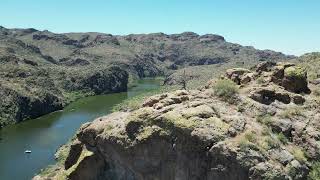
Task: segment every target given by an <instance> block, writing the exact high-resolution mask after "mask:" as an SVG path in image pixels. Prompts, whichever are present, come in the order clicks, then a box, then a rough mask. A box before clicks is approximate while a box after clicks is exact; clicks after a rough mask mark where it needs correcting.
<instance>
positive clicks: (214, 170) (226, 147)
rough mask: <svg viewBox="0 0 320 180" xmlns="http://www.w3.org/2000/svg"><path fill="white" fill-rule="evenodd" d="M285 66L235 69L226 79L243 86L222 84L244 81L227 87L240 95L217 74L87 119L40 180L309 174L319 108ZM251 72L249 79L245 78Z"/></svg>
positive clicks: (317, 150)
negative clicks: (281, 72) (281, 71)
mask: <svg viewBox="0 0 320 180" xmlns="http://www.w3.org/2000/svg"><path fill="white" fill-rule="evenodd" d="M279 66H280V64H277V63H270V64H268V63H264V64H260V65H259V66H257V67H256V68H255V69H251V70H244V69H232V70H228V71H227V77H225V78H230V79H231V80H233V81H235V82H236V83H237V84H240V85H238V86H219V87H220V88H225V89H223V91H231V90H232V89H230V88H235V87H237V88H239V90H237V91H235V90H232V91H233V92H234V93H233V94H230V93H229V94H228V97H230V95H232V96H233V97H232V98H233V99H236V101H230V102H229V101H224V98H223V97H221V96H222V95H223V94H220V95H219V96H217V95H216V92H215V91H216V89H217V87H215V86H216V85H217V84H218V83H219V81H220V80H216V81H211V82H210V83H209V84H208V85H207V86H205V87H204V88H200V89H199V90H189V91H186V90H178V91H175V92H172V93H164V94H160V95H156V96H153V97H150V98H148V99H146V100H145V102H144V103H142V106H141V108H139V109H137V110H134V111H126V112H115V113H112V114H110V115H108V116H105V117H101V118H98V119H96V120H94V121H93V122H89V123H86V124H84V125H82V127H81V128H80V130H79V131H78V133H77V138H76V139H75V140H74V142H73V144H72V145H71V146H70V148H69V150H68V152H69V153H67V154H68V155H67V158H66V161H65V163H63V164H61V165H60V166H58V170H55V171H52V172H51V174H50V175H45V176H41V175H40V176H37V177H36V178H35V179H46V178H48V179H55V178H57V177H59V178H62V179H71V180H72V179H77V180H81V179H114V180H116V179H132V180H146V179H148V180H149V179H158V180H178V179H191V180H199V179H208V180H209V179H210V180H247V179H288V180H290V179H301V180H302V179H306V178H307V176H308V173H309V172H310V171H311V170H312V166H311V163H310V162H311V161H312V160H317V159H319V158H320V146H319V143H317V142H318V137H319V134H320V131H319V127H320V123H319V121H318V120H319V117H320V111H319V110H317V109H314V108H313V106H314V105H315V104H314V103H317V102H314V101H313V99H312V94H311V95H308V94H297V91H292V90H293V89H288V88H286V87H285V86H286V85H285V84H283V83H281V82H282V80H283V79H286V77H285V76H278V73H277V70H278V69H279ZM281 66H283V67H284V70H285V69H286V68H289V67H294V68H295V69H298V67H296V66H294V65H292V64H291V65H290V66H289V67H288V66H287V65H285V64H281ZM280 69H281V68H280ZM249 73H252V75H250V80H248V81H246V82H245V83H241V81H239V79H241V78H242V77H245V76H246V74H249ZM275 74H276V75H275ZM235 77H236V78H235ZM259 78H263V79H262V80H263V81H262V82H259V83H258V82H257V79H259ZM275 78H276V79H275ZM291 80H292V81H294V80H297V81H299V82H300V79H291ZM226 82H229V83H232V81H224V83H226ZM299 82H296V83H298V84H299ZM294 83H295V82H294ZM302 84H303V83H302ZM299 87H302V86H299ZM303 89H309V88H308V87H304V88H303Z"/></svg>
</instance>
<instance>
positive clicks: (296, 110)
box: [279, 107, 304, 119]
mask: <svg viewBox="0 0 320 180" xmlns="http://www.w3.org/2000/svg"><path fill="white" fill-rule="evenodd" d="M279 115H280V117H281V118H288V119H291V118H294V117H296V116H304V114H303V111H302V109H301V108H300V107H292V108H288V109H285V110H284V111H282V112H281V113H280V114H279Z"/></svg>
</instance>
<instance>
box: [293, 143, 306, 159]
mask: <svg viewBox="0 0 320 180" xmlns="http://www.w3.org/2000/svg"><path fill="white" fill-rule="evenodd" d="M291 153H292V155H293V156H294V157H295V158H296V159H297V160H298V161H299V162H306V161H307V158H306V156H305V153H304V152H303V150H302V149H300V148H299V147H295V148H293V149H292V151H291Z"/></svg>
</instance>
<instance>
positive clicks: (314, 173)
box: [308, 162, 320, 180]
mask: <svg viewBox="0 0 320 180" xmlns="http://www.w3.org/2000/svg"><path fill="white" fill-rule="evenodd" d="M308 179H309V180H318V179H320V162H315V163H313V165H312V167H311V171H310V172H309V176H308Z"/></svg>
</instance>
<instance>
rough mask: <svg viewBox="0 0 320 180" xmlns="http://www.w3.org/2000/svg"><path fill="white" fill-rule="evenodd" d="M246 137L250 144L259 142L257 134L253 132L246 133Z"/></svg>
mask: <svg viewBox="0 0 320 180" xmlns="http://www.w3.org/2000/svg"><path fill="white" fill-rule="evenodd" d="M244 137H245V139H246V140H248V141H249V142H252V143H255V142H257V135H256V133H253V132H251V131H250V132H246V133H245V134H244Z"/></svg>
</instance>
